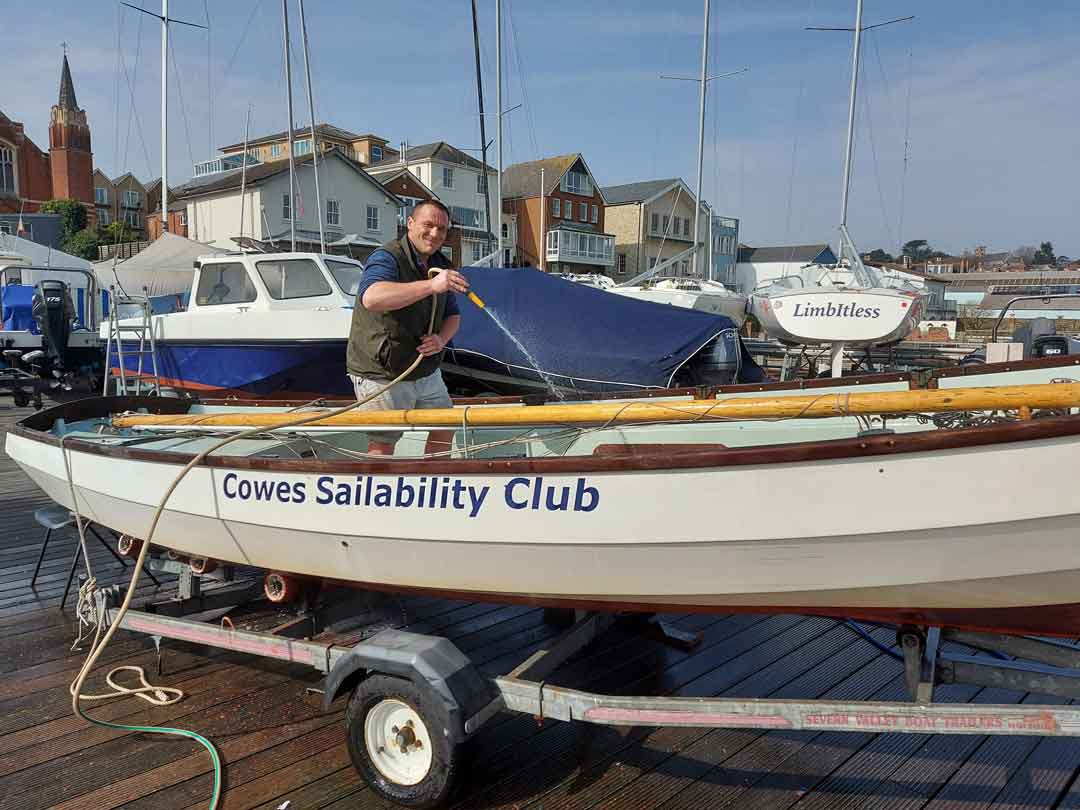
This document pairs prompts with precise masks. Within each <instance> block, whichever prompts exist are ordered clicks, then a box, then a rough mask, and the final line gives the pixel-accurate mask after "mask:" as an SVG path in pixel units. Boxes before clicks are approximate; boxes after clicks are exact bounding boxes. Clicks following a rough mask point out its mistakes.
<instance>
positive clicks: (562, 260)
mask: <svg viewBox="0 0 1080 810" xmlns="http://www.w3.org/2000/svg"><path fill="white" fill-rule="evenodd" d="M502 192H503V212H504V213H506V214H510V215H511V216H512V217H514V221H516V225H517V229H516V230H517V233H516V236H515V239H516V241H515V243H514V250H515V253H516V259H517V261H518V263H520V264H521V265H525V266H530V265H531V266H535V267H542V268H543V269H544V270H546V271H547V272H549V273H609V272H611V269H612V268H613V267H614V265H615V235H614V234H611V233H607V232H606V231H605V230H604V222H605V220H604V217H605V206H606V204H607V201H606V199H605V197H604V194H603V192H602V191H601V189H600V186H599V185H598V184H597V183H596V180H595V179H594V178H593V175H592V172H591V171H589V167H588V166H587V165H586V163H585V159H584V158H583V157H582V156H581V154H580V153H575V154H572V155H560V156H558V157H551V158H545V159H544V160H534V161H531V162H528V163H517V164H515V165H513V166H510V167H509V168H507V169H506V170H505V171H504V172H503V177H502Z"/></svg>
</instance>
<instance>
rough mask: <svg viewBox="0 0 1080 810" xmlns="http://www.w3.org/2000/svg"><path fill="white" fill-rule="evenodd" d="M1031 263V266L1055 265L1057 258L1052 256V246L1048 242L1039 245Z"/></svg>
mask: <svg viewBox="0 0 1080 810" xmlns="http://www.w3.org/2000/svg"><path fill="white" fill-rule="evenodd" d="M1031 262H1032V264H1057V257H1056V256H1054V246H1053V245H1052V244H1051V243H1050V242H1043V243H1042V244H1040V245H1039V249H1038V250H1036V251H1035V255H1034V256H1033V257H1032V259H1031Z"/></svg>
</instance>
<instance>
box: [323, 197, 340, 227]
mask: <svg viewBox="0 0 1080 810" xmlns="http://www.w3.org/2000/svg"><path fill="white" fill-rule="evenodd" d="M326 224H327V225H340V224H341V201H340V200H327V201H326Z"/></svg>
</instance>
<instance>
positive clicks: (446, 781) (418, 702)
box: [345, 675, 458, 810]
mask: <svg viewBox="0 0 1080 810" xmlns="http://www.w3.org/2000/svg"><path fill="white" fill-rule="evenodd" d="M431 705H432V704H431V701H430V699H429V698H428V695H427V694H426V693H425V692H424V691H422V690H421V689H419V688H418V687H417V686H416V685H415V684H413V682H412V681H408V680H404V679H402V678H392V677H389V676H386V675H373V676H371V677H370V678H367V679H366V680H364V681H361V682H360V685H359V686H358V687H357V688H356V691H355V692H353V696H352V698H351V699H350V700H349V707H348V709H347V710H346V712H345V729H346V735H347V737H348V744H349V756H350V757H351V758H352V762H353V765H354V767H355V768H356V769H357V771H359V772H360V775H361V776H363V777H364V779H365V780H366V781H367V783H368V785H370V786H371V787H372V788H373V789H374V790H375V791H376V792H377V793H378V794H380V795H381V796H383V797H384V798H386V799H388V800H390V801H392V802H395V803H397V804H401V805H404V806H406V807H415V808H421V810H423V808H431V807H436V806H438V805H440V804H442V803H443V802H444V801H445V800H446V798H447V796H449V795H450V791H451V789H452V788H453V781H454V778H455V776H456V771H457V762H458V751H457V746H456V745H455V744H454V743H453V742H451V740H450V739H448V738H447V736H446V735H445V734H444V733H443V731H442V725H443V724H442V723H440V722H438V721H437V719H436V718H437V717H438V715H437V714H436V713H435V712H434V711H432V709H431Z"/></svg>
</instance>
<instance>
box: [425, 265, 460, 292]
mask: <svg viewBox="0 0 1080 810" xmlns="http://www.w3.org/2000/svg"><path fill="white" fill-rule="evenodd" d="M468 290H469V280H468V279H467V278H465V276H463V275H461V273H459V272H458V271H457V270H450V269H447V270H440V271H439V272H438V274H436V275H435V276H433V277H432V279H431V291H432V292H435V293H445V292H456V293H464V292H468Z"/></svg>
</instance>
